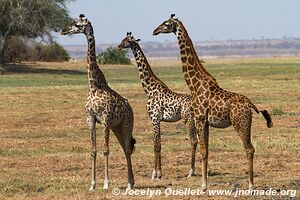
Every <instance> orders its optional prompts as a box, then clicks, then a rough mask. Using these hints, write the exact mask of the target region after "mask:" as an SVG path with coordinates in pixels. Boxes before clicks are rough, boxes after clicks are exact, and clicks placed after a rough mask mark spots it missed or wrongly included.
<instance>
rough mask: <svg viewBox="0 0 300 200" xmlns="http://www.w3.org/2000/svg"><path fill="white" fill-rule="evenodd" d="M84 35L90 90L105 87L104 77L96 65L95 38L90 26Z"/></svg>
mask: <svg viewBox="0 0 300 200" xmlns="http://www.w3.org/2000/svg"><path fill="white" fill-rule="evenodd" d="M85 35H86V38H87V42H88V53H87V63H88V65H87V71H88V82H89V87H90V90H95V89H98V88H102V87H106V86H107V82H106V79H105V76H104V74H103V73H102V71H101V70H100V69H99V66H98V65H97V60H96V50H95V47H96V45H95V37H94V33H93V28H92V26H90V30H89V31H88V32H87V33H86V34H85Z"/></svg>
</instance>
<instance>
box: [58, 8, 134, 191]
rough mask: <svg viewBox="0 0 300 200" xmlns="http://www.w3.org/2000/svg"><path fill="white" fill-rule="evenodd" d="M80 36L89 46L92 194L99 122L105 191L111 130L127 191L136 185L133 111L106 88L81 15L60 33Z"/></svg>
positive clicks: (88, 26) (88, 24)
mask: <svg viewBox="0 0 300 200" xmlns="http://www.w3.org/2000/svg"><path fill="white" fill-rule="evenodd" d="M77 33H83V34H84V35H86V38H87V42H88V54H87V63H88V65H87V71H88V82H89V94H88V98H87V103H86V105H85V109H86V114H87V123H88V125H89V128H90V135H91V142H92V148H91V158H92V177H91V187H90V190H94V189H95V186H96V156H97V149H96V123H97V122H98V123H100V124H101V126H102V128H103V133H104V150H103V155H104V160H105V164H104V166H105V169H104V186H103V189H108V185H109V176H108V155H109V132H110V130H112V132H113V133H114V134H115V136H116V138H117V139H118V141H119V143H120V145H121V146H122V148H123V151H124V153H125V156H126V160H127V167H128V189H131V188H132V187H133V185H134V177H133V172H132V165H131V154H132V153H133V151H134V144H135V139H134V138H133V137H132V129H133V111H132V109H131V106H130V105H129V103H128V101H127V100H126V99H125V98H123V97H122V96H121V95H119V94H118V93H117V92H115V91H114V90H112V89H111V88H110V87H109V86H108V85H107V82H106V79H105V77H104V75H103V73H102V72H101V70H100V68H99V66H98V65H97V62H96V53H95V38H94V31H93V27H92V24H91V22H90V21H88V19H87V18H85V16H84V15H83V14H80V16H79V18H78V19H77V20H75V21H74V22H73V23H72V24H71V25H70V26H68V27H66V28H65V29H64V30H63V31H62V32H61V34H62V35H67V34H77Z"/></svg>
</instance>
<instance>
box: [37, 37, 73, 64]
mask: <svg viewBox="0 0 300 200" xmlns="http://www.w3.org/2000/svg"><path fill="white" fill-rule="evenodd" d="M34 51H35V52H34V54H35V60H38V61H47V62H55V61H57V62H62V61H68V60H69V59H70V57H69V55H68V53H67V51H66V50H65V49H64V48H63V47H62V46H61V45H59V44H57V43H56V42H54V43H52V44H49V45H36V46H35V47H34Z"/></svg>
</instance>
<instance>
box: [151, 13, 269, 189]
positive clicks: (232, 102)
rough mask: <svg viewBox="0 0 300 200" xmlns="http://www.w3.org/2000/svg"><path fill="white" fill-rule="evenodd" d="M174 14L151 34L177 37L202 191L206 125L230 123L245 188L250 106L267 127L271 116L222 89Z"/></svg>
mask: <svg viewBox="0 0 300 200" xmlns="http://www.w3.org/2000/svg"><path fill="white" fill-rule="evenodd" d="M174 16H175V15H174V14H172V15H171V17H170V18H169V19H167V20H166V21H164V22H163V23H162V24H161V25H159V26H158V27H157V28H156V29H155V30H154V31H153V35H158V34H160V33H175V35H176V36H177V39H178V43H179V47H180V54H181V62H182V71H183V73H184V79H185V81H186V83H187V85H188V87H189V89H190V91H191V94H192V105H191V109H192V110H193V115H194V119H195V123H196V128H197V131H198V135H197V136H198V142H199V146H200V154H201V162H202V186H201V188H202V191H206V189H207V161H208V138H209V126H212V127H215V128H226V127H229V126H231V125H232V126H233V127H234V129H235V130H236V131H237V132H238V134H239V136H240V138H241V140H242V142H243V145H244V148H245V151H246V155H247V159H248V167H249V189H252V188H253V187H254V183H253V157H254V152H255V149H254V147H253V145H252V143H251V124H252V109H253V110H254V111H255V112H256V113H262V115H263V116H264V118H265V119H266V121H267V127H269V128H270V127H272V126H273V123H272V120H271V116H270V115H269V113H268V112H267V111H266V110H263V111H259V110H258V109H257V107H256V106H255V105H254V104H253V103H252V102H251V101H250V100H249V99H248V98H247V97H245V96H243V95H241V94H238V93H233V92H229V91H226V90H224V89H222V88H221V87H220V86H219V85H218V83H217V81H216V79H215V78H214V77H213V76H212V75H211V74H210V73H208V72H207V71H206V69H205V68H204V67H203V66H202V64H201V62H200V60H199V57H198V56H197V53H196V51H195V49H194V46H193V43H192V40H191V39H190V37H189V35H188V33H187V31H186V29H185V27H184V26H183V24H182V22H181V21H180V20H178V19H174Z"/></svg>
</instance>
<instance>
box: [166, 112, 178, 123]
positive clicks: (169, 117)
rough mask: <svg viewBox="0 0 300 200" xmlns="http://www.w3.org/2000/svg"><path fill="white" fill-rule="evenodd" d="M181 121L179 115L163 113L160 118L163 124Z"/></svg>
mask: <svg viewBox="0 0 300 200" xmlns="http://www.w3.org/2000/svg"><path fill="white" fill-rule="evenodd" d="M180 119H181V115H180V114H179V113H175V114H174V113H172V114H170V113H164V114H163V117H162V121H163V122H177V121H179V120H180Z"/></svg>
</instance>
